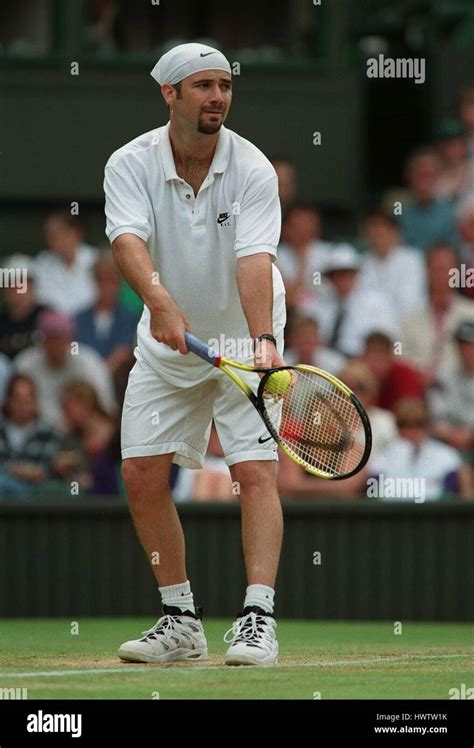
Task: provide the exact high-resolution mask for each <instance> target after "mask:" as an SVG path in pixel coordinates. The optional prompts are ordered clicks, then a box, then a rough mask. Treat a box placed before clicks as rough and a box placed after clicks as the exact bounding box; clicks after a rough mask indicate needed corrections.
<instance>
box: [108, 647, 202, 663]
mask: <svg viewBox="0 0 474 748" xmlns="http://www.w3.org/2000/svg"><path fill="white" fill-rule="evenodd" d="M117 654H118V656H119V657H120V659H121V660H122V661H123V662H182V661H183V660H192V661H194V660H207V659H208V653H207V649H182V648H180V649H174V650H172V651H171V652H165V653H164V654H162V655H149V654H143V653H141V652H134V651H133V650H131V649H119V651H118V652H117Z"/></svg>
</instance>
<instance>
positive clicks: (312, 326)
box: [0, 88, 474, 501]
mask: <svg viewBox="0 0 474 748" xmlns="http://www.w3.org/2000/svg"><path fill="white" fill-rule="evenodd" d="M273 165H274V167H275V169H276V172H277V175H278V178H279V187H280V200H281V204H282V215H283V223H282V236H281V244H280V247H279V250H278V259H277V264H278V267H279V268H280V271H281V273H282V276H283V280H284V283H285V287H286V299H287V312H288V322H287V328H286V333H285V337H286V353H285V359H286V361H287V362H288V363H290V364H291V363H306V364H311V365H314V366H317V367H319V368H322V369H325V370H327V371H328V372H330V373H332V374H334V375H336V376H338V377H340V378H341V379H342V380H343V381H345V382H346V383H347V384H348V385H349V386H350V387H351V388H352V389H353V390H354V392H355V393H356V394H357V395H358V397H359V399H360V400H361V402H362V404H363V405H364V406H365V408H366V410H367V412H368V414H369V417H370V420H371V424H372V430H373V451H372V455H371V459H370V461H369V463H368V465H367V466H366V468H365V469H364V470H362V471H361V472H360V473H359V474H357V475H356V476H353V477H352V478H350V479H348V480H345V481H337V482H329V481H323V480H321V479H318V478H315V477H313V476H311V475H309V474H308V473H306V472H304V471H303V470H302V469H301V468H300V467H298V466H297V465H295V464H294V463H292V462H291V461H290V460H289V459H288V458H287V457H286V456H285V455H283V454H281V455H280V462H279V468H278V474H279V487H280V492H281V495H282V497H284V498H303V497H307V498H313V499H317V497H321V498H324V497H328V496H342V497H346V498H357V497H359V496H365V495H367V484H368V481H369V479H378V480H383V481H386V480H387V479H393V480H396V479H413V480H416V479H422V480H423V481H424V485H425V495H426V499H428V500H434V499H439V498H441V497H444V496H462V497H464V498H474V88H470V89H468V90H466V91H465V92H464V93H463V94H462V96H461V98H460V105H459V112H458V116H457V118H455V119H452V120H447V121H446V122H444V123H442V126H441V127H440V128H439V131H438V132H437V135H436V138H435V139H434V142H433V143H432V144H430V145H428V146H423V147H422V148H419V149H417V150H416V151H415V152H414V153H412V154H410V155H409V157H408V158H407V162H406V165H405V179H406V183H405V185H403V186H401V187H398V188H396V189H393V190H391V191H390V193H389V194H387V195H385V196H384V197H383V199H382V200H381V202H380V204H379V205H376V206H374V207H371V208H370V210H367V211H366V212H365V213H364V214H363V215H362V216H361V218H360V222H359V232H358V235H357V236H354V237H353V240H352V241H345V242H343V243H342V242H334V241H328V240H327V239H326V238H325V232H324V222H323V216H322V215H321V212H320V210H319V209H318V206H317V205H314V204H312V203H311V202H303V201H301V200H300V199H299V197H298V179H297V173H296V170H295V168H294V166H293V165H292V163H291V162H289V161H288V160H287V159H285V158H283V157H280V158H274V159H273ZM43 228H44V246H45V249H44V250H42V251H40V252H39V253H38V255H37V256H36V257H29V256H23V255H13V256H10V257H8V258H3V260H2V261H1V262H0V264H1V265H2V271H3V277H4V279H5V278H6V277H7V273H8V272H11V273H12V277H13V275H15V280H16V282H15V283H14V284H8V283H4V284H3V288H1V289H0V295H1V302H2V303H1V307H0V408H1V415H0V497H2V498H3V497H16V498H18V499H19V500H24V499H28V498H29V497H30V496H33V495H34V494H35V493H38V492H40V493H42V494H43V493H44V494H48V495H51V494H52V493H56V492H57V493H61V494H64V493H68V494H70V495H79V494H81V495H82V494H84V493H88V494H91V495H101V496H111V497H114V496H115V497H117V496H120V495H122V496H123V495H124V492H123V487H122V483H121V478H120V412H121V406H122V402H123V397H124V392H125V388H126V384H127V379H128V374H129V371H130V369H131V368H132V366H133V363H134V356H133V350H134V346H135V342H136V326H137V323H138V319H139V317H140V314H141V309H142V304H141V301H140V300H139V299H138V297H136V295H135V294H134V293H133V292H132V291H131V289H129V288H128V286H127V285H126V284H125V283H124V282H123V280H122V279H121V276H120V273H119V271H118V269H117V267H116V265H115V262H114V258H113V253H112V250H111V248H110V247H108V246H106V247H99V248H97V247H93V246H91V245H89V244H87V243H86V241H85V239H86V237H85V231H84V227H83V225H82V223H81V220H80V219H79V217H78V216H75V215H71V213H70V211H68V210H63V209H59V210H55V211H53V212H51V213H50V214H49V215H48V217H47V219H46V221H45V224H44V227H43ZM19 273H24V274H25V278H20V276H19ZM26 279H27V282H24V283H22V282H21V281H22V280H26ZM172 489H173V492H174V495H175V498H176V500H177V501H181V500H183V501H186V500H189V499H194V500H237V498H238V496H237V494H238V491H236V490H235V486H233V485H232V483H231V479H230V475H229V471H228V469H227V467H226V465H225V462H224V458H223V454H222V449H221V447H220V444H219V439H218V436H217V433H216V432H215V430H214V429H213V430H212V432H211V439H210V442H209V450H208V455H207V458H206V462H205V465H204V467H203V469H202V470H200V471H188V470H183V469H178V468H174V470H173V474H172ZM392 498H395V497H392Z"/></svg>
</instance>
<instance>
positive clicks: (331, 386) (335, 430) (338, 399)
mask: <svg viewBox="0 0 474 748" xmlns="http://www.w3.org/2000/svg"><path fill="white" fill-rule="evenodd" d="M280 371H288V372H289V373H290V375H291V384H290V386H289V387H286V386H285V380H283V384H282V382H281V378H280V379H279V380H278V379H275V375H277V373H278V372H280ZM272 378H273V379H272ZM275 392H277V393H278V394H275ZM257 407H258V409H259V411H260V413H261V415H262V418H263V420H264V421H265V424H266V426H267V428H268V430H269V432H270V433H271V435H272V436H273V438H274V439H275V441H276V442H277V443H278V445H279V446H280V447H281V449H282V450H283V451H284V452H285V453H286V454H287V455H288V457H290V458H291V459H292V460H293V461H294V462H296V463H297V464H299V465H301V466H302V467H303V468H304V469H305V470H306V471H307V472H309V473H311V474H312V475H316V476H318V477H320V478H325V479H326V480H343V479H345V478H350V477H351V476H352V475H355V474H356V473H358V472H359V471H360V470H362V468H363V467H364V465H366V463H367V460H368V459H369V456H370V452H371V449H372V431H371V427H370V421H369V418H368V416H367V413H366V412H365V410H364V408H363V406H362V404H361V403H360V401H359V400H358V398H357V397H356V395H355V394H354V393H353V392H352V390H350V389H349V387H347V385H345V384H344V383H343V382H341V381H340V380H339V379H337V377H334V376H332V375H331V374H329V373H328V372H325V371H322V370H321V369H317V368H316V367H314V366H306V365H304V364H299V365H296V366H282V367H279V368H278V369H272V370H271V371H268V372H266V373H265V374H264V376H263V377H262V379H261V381H260V384H259V387H258V392H257Z"/></svg>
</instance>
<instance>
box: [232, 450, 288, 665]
mask: <svg viewBox="0 0 474 748" xmlns="http://www.w3.org/2000/svg"><path fill="white" fill-rule="evenodd" d="M230 470H231V474H232V480H233V481H238V482H239V483H240V503H241V511H242V544H243V548H244V557H245V568H246V571H247V583H248V586H247V590H246V594H245V601H244V606H243V611H242V614H241V615H240V616H238V618H237V621H236V622H235V623H234V626H233V629H232V634H233V636H232V641H231V642H230V647H229V648H228V650H227V652H226V654H225V657H224V662H225V663H226V665H276V664H277V662H278V642H277V639H276V621H275V619H274V617H273V596H274V587H275V580H276V575H277V571H278V562H279V559H280V551H281V543H282V538H283V512H282V508H281V503H280V499H279V496H278V492H277V487H276V465H275V462H273V461H270V460H249V461H247V462H239V463H237V464H236V465H233V466H232V467H231V469H230ZM227 641H229V640H227Z"/></svg>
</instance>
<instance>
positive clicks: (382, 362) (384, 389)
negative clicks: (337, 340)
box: [362, 332, 424, 410]
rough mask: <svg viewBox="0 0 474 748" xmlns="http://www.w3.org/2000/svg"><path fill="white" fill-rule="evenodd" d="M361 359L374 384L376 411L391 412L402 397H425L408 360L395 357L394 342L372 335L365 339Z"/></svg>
mask: <svg viewBox="0 0 474 748" xmlns="http://www.w3.org/2000/svg"><path fill="white" fill-rule="evenodd" d="M362 360H363V361H364V362H365V364H366V365H367V366H368V367H369V369H370V371H371V372H372V374H373V375H374V377H375V379H376V381H377V385H378V397H377V401H376V404H377V406H378V407H379V408H385V410H394V409H395V405H396V403H397V402H398V400H401V399H402V398H406V397H415V398H420V399H421V398H423V397H424V386H423V378H422V376H421V373H420V372H419V371H418V370H417V369H415V367H414V366H412V365H411V364H410V363H409V362H408V361H404V360H403V359H402V360H400V357H399V356H395V354H394V348H393V342H392V340H391V339H390V338H389V337H388V336H387V335H385V334H384V333H382V332H373V333H371V334H370V335H369V336H368V337H367V340H366V343H365V350H364V352H363V355H362Z"/></svg>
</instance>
